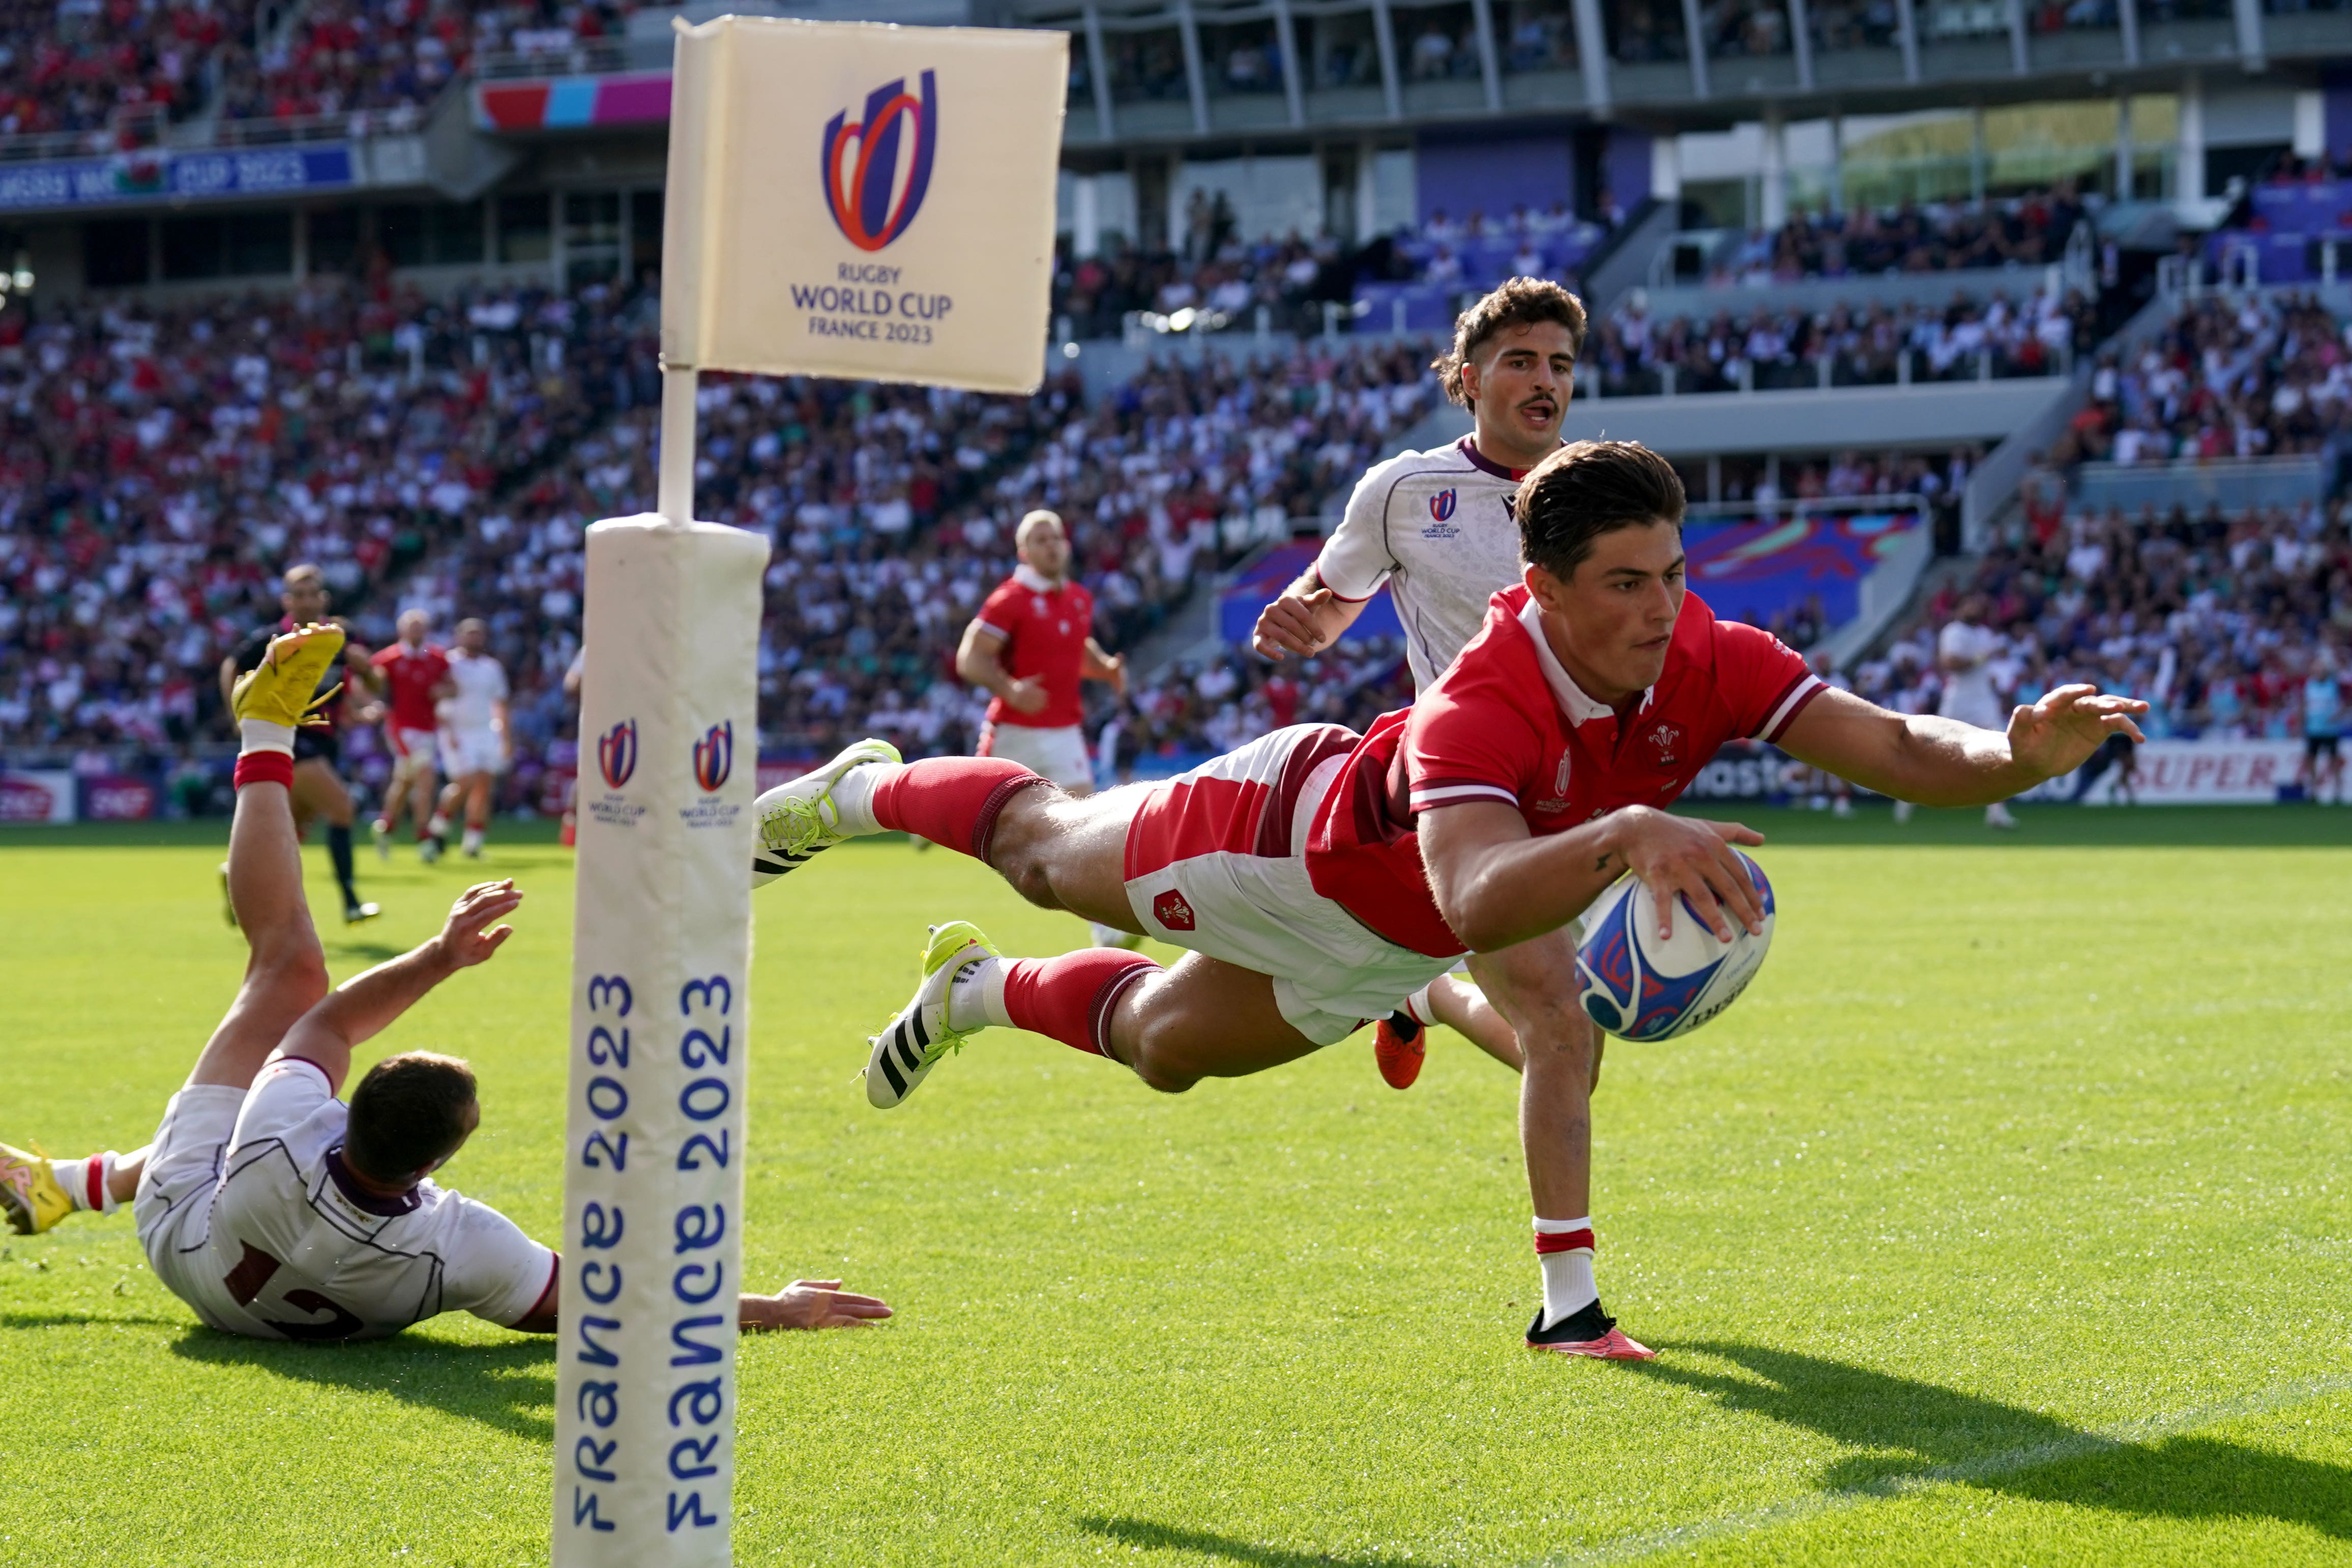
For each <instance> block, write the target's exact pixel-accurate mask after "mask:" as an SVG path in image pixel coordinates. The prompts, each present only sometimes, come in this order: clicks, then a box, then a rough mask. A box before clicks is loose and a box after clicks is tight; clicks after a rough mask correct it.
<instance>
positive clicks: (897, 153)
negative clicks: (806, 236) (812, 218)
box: [821, 71, 940, 250]
mask: <svg viewBox="0 0 2352 1568" xmlns="http://www.w3.org/2000/svg"><path fill="white" fill-rule="evenodd" d="M939 115H940V111H939V84H938V82H937V81H936V79H935V78H934V77H933V73H931V72H929V71H925V72H924V73H923V75H922V97H921V98H920V99H917V98H916V97H915V96H914V95H913V94H911V93H909V92H908V91H907V80H906V78H904V77H901V78H898V79H897V80H895V81H888V82H885V83H883V84H882V85H881V86H880V87H877V88H876V89H874V90H873V91H872V92H869V93H867V94H866V118H865V119H863V120H855V121H853V120H850V118H849V114H848V111H847V110H844V111H843V112H841V113H839V114H836V115H835V116H834V117H833V118H832V119H831V120H827V121H826V122H825V127H824V147H823V149H822V150H821V155H822V162H823V169H824V204H825V205H826V207H828V208H829V209H831V211H832V213H833V222H834V226H835V227H836V228H838V229H840V230H841V234H842V237H843V238H844V239H846V240H847V241H848V242H849V243H850V244H852V245H854V246H856V247H857V248H858V249H860V250H880V249H881V248H882V247H883V246H886V245H888V244H889V243H890V242H891V241H892V240H894V239H897V238H898V236H899V235H902V234H905V233H906V232H907V225H908V224H911V223H913V222H914V221H915V214H916V213H918V212H919V211H920V210H921V209H922V205H923V193H924V192H926V191H928V190H929V189H930V184H931V153H932V152H933V151H934V149H935V148H936V147H937V145H938V142H939V125H940V119H939ZM853 153H854V154H855V156H852V154H853ZM902 153H903V155H904V158H903V161H904V162H905V164H906V168H905V170H904V171H903V173H902V172H901V170H900V168H899V164H900V162H901V161H902V160H901V155H902Z"/></svg>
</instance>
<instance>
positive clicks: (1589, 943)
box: [1576, 850, 1773, 1040]
mask: <svg viewBox="0 0 2352 1568" xmlns="http://www.w3.org/2000/svg"><path fill="white" fill-rule="evenodd" d="M1732 853H1734V854H1738V855H1739V859H1740V863H1742V864H1743V865H1745V866H1747V868H1748V876H1749V877H1750V878H1752V879H1753V880H1754V882H1755V883H1756V892H1757V894H1758V896H1759V900H1760V901H1761V902H1762V904H1763V906H1764V929H1763V931H1762V932H1761V933H1760V934H1759V935H1756V936H1750V935H1749V934H1748V931H1747V929H1746V928H1745V927H1743V926H1741V925H1738V923H1737V922H1736V921H1735V922H1734V923H1733V925H1732V931H1733V933H1734V935H1733V936H1732V938H1731V940H1730V941H1728V942H1725V941H1722V940H1720V939H1719V938H1717V936H1716V935H1715V933H1713V932H1711V931H1709V930H1708V929H1707V928H1706V926H1705V925H1701V924H1700V923H1699V918H1698V916H1697V915H1694V914H1692V913H1691V908H1690V901H1689V900H1688V899H1684V900H1682V901H1681V905H1682V906H1681V907H1680V908H1678V909H1676V910H1675V926H1674V933H1673V935H1671V936H1665V937H1663V938H1662V937H1660V936H1659V935H1658V904H1657V900H1656V899H1655V898H1654V897H1653V896H1652V895H1651V893H1650V889H1649V887H1648V885H1647V884H1646V883H1643V881H1642V880H1641V879H1640V878H1638V877H1633V876H1626V877H1621V878H1619V879H1618V881H1617V882H1616V883H1613V884H1612V886H1611V887H1610V889H1609V891H1608V892H1606V893H1604V894H1601V896H1600V898H1599V899H1598V900H1596V901H1595V902H1594V904H1593V905H1592V907H1591V908H1590V909H1588V910H1586V911H1585V912H1584V940H1583V941H1582V942H1581V943H1580V944H1579V945H1578V946H1577V953H1576V967H1577V971H1578V973H1579V975H1580V977H1581V978H1582V979H1583V981H1584V1010H1585V1013H1586V1015H1587V1016H1589V1017H1590V1018H1591V1019H1592V1021H1593V1022H1594V1023H1597V1024H1599V1025H1600V1026H1601V1028H1602V1029H1604V1030H1608V1031H1609V1032H1610V1033H1611V1034H1613V1035H1616V1036H1617V1037H1618V1038H1619V1039H1621V1040H1672V1039H1674V1038H1675V1036H1676V1035H1682V1034H1688V1033H1689V1032H1690V1031H1691V1030H1695V1029H1696V1028H1698V1026H1699V1025H1701V1024H1703V1023H1705V1022H1706V1020H1707V1019H1711V1018H1713V1017H1714V1016H1715V1015H1716V1014H1717V1013H1719V1012H1721V1011H1722V1010H1723V1009H1726V1008H1727V1007H1729V1006H1730V1005H1731V1004H1732V1003H1733V1002H1734V1001H1736V1000H1738V997H1739V993H1740V992H1742V991H1744V990H1746V989H1747V988H1748V981H1750V980H1752V979H1754V978H1755V977H1756V971H1757V970H1759V969H1760V968H1762V967H1764V955H1765V954H1766V953H1767V952H1769V950H1770V949H1771V946H1772V909H1773V905H1772V883H1770V881H1769V880H1768V879H1767V878H1766V877H1765V875H1764V868H1763V867H1762V866H1759V865H1758V864H1757V863H1756V862H1754V861H1752V860H1750V859H1748V856H1746V855H1744V854H1740V853H1739V852H1738V850H1734V851H1732Z"/></svg>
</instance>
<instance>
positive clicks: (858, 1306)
mask: <svg viewBox="0 0 2352 1568" xmlns="http://www.w3.org/2000/svg"><path fill="white" fill-rule="evenodd" d="M889 1315H890V1309H889V1307H888V1306H887V1305H885V1304H884V1303H883V1302H882V1301H880V1300H878V1299H877V1298H876V1297H873V1296H861V1295H859V1294H858V1293H857V1292H856V1291H845V1290H843V1289H842V1288H841V1281H838V1280H794V1281H793V1282H792V1283H791V1284H789V1285H787V1286H785V1287H784V1288H783V1289H782V1291H778V1292H777V1293H776V1294H774V1295H772V1296H745V1297H744V1298H743V1299H742V1310H741V1313H740V1320H739V1321H740V1323H741V1325H742V1326H743V1327H744V1328H746V1329H750V1330H753V1331H758V1332H764V1331H766V1330H769V1329H851V1328H865V1327H866V1326H868V1325H870V1324H872V1323H874V1322H877V1321H879V1320H880V1319H883V1318H887V1317H888V1316H889Z"/></svg>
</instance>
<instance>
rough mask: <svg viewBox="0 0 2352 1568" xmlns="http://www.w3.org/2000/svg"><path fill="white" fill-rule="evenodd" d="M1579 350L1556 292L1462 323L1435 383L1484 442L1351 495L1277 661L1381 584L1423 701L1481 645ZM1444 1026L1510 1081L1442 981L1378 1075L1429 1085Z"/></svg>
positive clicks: (1381, 471) (1506, 1042)
mask: <svg viewBox="0 0 2352 1568" xmlns="http://www.w3.org/2000/svg"><path fill="white" fill-rule="evenodd" d="M1583 347H1584V306H1583V304H1582V302H1581V301H1580V300H1579V299H1578V298H1576V296H1575V295H1573V294H1570V292H1569V291H1568V290H1567V289H1565V288H1562V287H1560V286H1559V284H1557V283H1553V282H1551V281H1550V280H1549V279H1547V278H1540V277H1514V278H1512V279H1510V280H1509V281H1507V282H1506V283H1505V284H1503V285H1502V286H1501V287H1498V288H1496V290H1495V291H1494V292H1493V293H1491V294H1489V295H1487V296H1486V298H1484V299H1481V300H1479V301H1478V303H1477V304H1475V305H1473V306H1472V307H1471V308H1469V309H1467V310H1465V311H1464V312H1463V313H1462V314H1461V316H1460V317H1459V318H1458V319H1456V320H1455V322H1454V341H1453V344H1452V345H1451V346H1450V347H1449V348H1448V349H1447V350H1446V352H1445V353H1444V355H1442V356H1440V357H1439V359H1438V360H1437V361H1436V363H1435V364H1433V365H1432V366H1431V367H1430V368H1431V369H1433V370H1434V371H1436V372H1437V373H1438V376H1439V378H1440V380H1441V381H1442V382H1444V387H1445V392H1446V395H1447V396H1448V397H1450V398H1452V399H1453V400H1454V402H1457V403H1460V404H1462V405H1463V406H1465V407H1466V408H1468V409H1469V410H1470V414H1471V418H1472V419H1473V421H1474V422H1475V428H1474V429H1473V431H1472V433H1471V434H1468V435H1465V436H1464V437H1463V438H1462V439H1461V440H1459V441H1456V442H1454V443H1452V444H1449V445H1445V446H1440V447H1435V448H1433V449H1432V450H1430V451H1427V452H1406V453H1402V454H1400V455H1397V456H1395V457H1391V458H1390V459H1389V460H1388V461H1387V462H1385V463H1382V464H1380V465H1377V466H1376V467H1374V468H1372V469H1371V470H1370V471H1369V472H1368V473H1366V474H1365V476H1363V478H1361V479H1360V480H1359V481H1357V484H1356V489H1355V493H1354V494H1353V495H1351V496H1350V497H1349V498H1348V512H1347V516H1346V517H1343V518H1342V519H1341V520H1340V523H1339V528H1338V530H1337V531H1335V532H1334V533H1333V534H1332V535H1331V537H1330V538H1329V539H1328V540H1327V541H1326V542H1325V544H1324V546H1323V549H1322V553H1320V554H1319V555H1318V556H1317V557H1316V558H1315V564H1314V565H1313V566H1311V567H1309V568H1307V572H1306V575H1304V576H1302V577H1301V578H1299V580H1297V582H1295V583H1293V584H1291V585H1290V587H1289V588H1288V589H1286V590H1285V591H1284V592H1283V595H1282V597H1281V598H1279V599H1277V600H1276V601H1274V602H1273V603H1271V604H1269V605H1267V606H1266V607H1265V610H1264V611H1263V612H1260V613H1259V615H1258V621H1257V631H1256V634H1255V644H1256V647H1257V651H1258V652H1259V653H1263V654H1265V656H1266V657H1267V658H1269V659H1280V658H1281V657H1283V656H1284V655H1285V654H1286V653H1296V654H1298V655H1299V656H1300V657H1302V658H1306V657H1312V656H1313V655H1315V654H1317V653H1322V652H1323V651H1325V650H1326V649H1328V648H1329V647H1330V646H1331V644H1332V643H1335V642H1337V641H1338V640H1339V634H1340V633H1341V632H1345V631H1346V630H1347V629H1348V628H1349V626H1350V625H1352V624H1354V622H1355V620H1356V617H1357V616H1359V615H1360V614H1362V613H1363V610H1364V606H1365V605H1366V604H1368V603H1370V601H1371V598H1372V596H1373V595H1374V594H1376V593H1378V592H1379V591H1381V584H1382V583H1386V584H1387V585H1388V589H1389V592H1390V595H1391V597H1392V598H1393V599H1394V600H1395V601H1396V611H1397V619H1398V620H1399V621H1400V622H1403V625H1404V634H1405V657H1406V660H1407V662H1408V663H1409V664H1411V665H1412V685H1413V689H1414V691H1416V692H1423V691H1426V690H1428V689H1429V685H1430V683H1431V682H1433V681H1434V680H1435V679H1437V677H1438V675H1439V674H1441V673H1442V672H1443V671H1444V668H1445V666H1446V665H1448V664H1452V663H1453V662H1454V655H1455V654H1457V653H1460V652H1461V651H1462V648H1463V644H1465V643H1468V642H1469V641H1470V639H1471V638H1473V637H1475V636H1476V635H1477V634H1478V629H1479V627H1480V626H1482V625H1484V624H1485V622H1486V603H1487V600H1488V599H1489V598H1490V597H1491V596H1492V595H1493V594H1494V593H1495V591H1496V590H1498V589H1504V588H1508V587H1510V586H1511V585H1512V584H1513V583H1516V582H1517V581H1518V580H1519V566H1520V562H1519V527H1518V523H1517V520H1516V519H1515V518H1514V517H1512V515H1511V497H1512V495H1513V493H1514V492H1516V491H1517V488H1518V485H1519V481H1520V480H1521V479H1524V478H1525V477H1527V474H1528V470H1529V469H1531V468H1533V467H1534V466H1535V465H1537V464H1538V463H1541V462H1542V461H1543V460H1544V458H1545V457H1546V456H1548V455H1550V454H1551V453H1552V452H1553V451H1555V450H1557V449H1558V447H1559V431H1560V422H1561V421H1562V420H1563V419H1564V418H1566V417H1567V414H1568V401H1569V398H1570V396H1571V395H1572V394H1573V392H1574V391H1575V387H1574V377H1575V371H1576V359H1577V355H1578V354H1579V353H1580V352H1581V351H1582V350H1583ZM1431 1023H1444V1024H1448V1025H1451V1026H1452V1027H1453V1028H1454V1029H1455V1030H1460V1031H1461V1032H1462V1033H1463V1034H1465V1035H1466V1036H1468V1037H1469V1038H1470V1039H1471V1040H1473V1041H1475V1043H1476V1044H1477V1045H1478V1046H1479V1047H1480V1048H1481V1049H1482V1050H1484V1051H1486V1052H1487V1054H1489V1055H1491V1056H1493V1057H1494V1058H1495V1059H1496V1060H1497V1061H1502V1062H1504V1063H1506V1064H1507V1065H1508V1066H1510V1067H1511V1068H1513V1069H1514V1070H1516V1069H1517V1068H1518V1067H1519V1065H1520V1061H1521V1057H1520V1051H1519V1044H1518V1040H1517V1037H1516V1036H1514V1035H1513V1033H1512V1032H1511V1028H1510V1026H1509V1025H1508V1024H1507V1023H1506V1022H1505V1021H1504V1020H1503V1019H1502V1017H1501V1015H1499V1014H1498V1013H1496V1011H1495V1009H1493V1008H1492V1007H1491V1006H1489V1005H1488V1004H1487V1001H1486V997H1485V996H1484V995H1482V994H1481V993H1480V991H1479V990H1478V988H1477V987H1475V985H1473V984H1471V983H1470V981H1469V980H1468V978H1467V977H1465V976H1462V975H1445V976H1442V977H1439V978H1437V979H1436V980H1433V981H1432V982H1431V983H1430V984H1429V985H1428V986H1426V987H1424V988H1422V989H1421V990H1419V991H1416V992H1414V993H1413V995H1412V997H1411V998H1409V999H1408V1001H1407V1003H1406V1005H1405V1006H1404V1007H1403V1008H1402V1009H1399V1010H1398V1011H1397V1012H1395V1013H1393V1014H1391V1016H1390V1017H1389V1018H1387V1019H1382V1020H1381V1026H1380V1030H1379V1032H1378V1034H1377V1036H1376V1038H1375V1039H1374V1040H1373V1044H1372V1054H1373V1060H1374V1061H1376V1062H1377V1063H1378V1064H1379V1066H1380V1070H1381V1078H1383V1079H1385V1080H1386V1081H1387V1082H1388V1083H1389V1084H1390V1086H1391V1087H1392V1088H1397V1089H1405V1088H1410V1087H1411V1086H1412V1082H1413V1080H1414V1079H1416V1078H1418V1077H1419V1076H1420V1075H1421V1064H1422V1061H1423V1052H1424V1051H1425V1049H1426V1045H1427V1033H1426V1029H1425V1026H1426V1025H1428V1024H1431Z"/></svg>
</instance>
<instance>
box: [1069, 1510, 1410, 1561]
mask: <svg viewBox="0 0 2352 1568" xmlns="http://www.w3.org/2000/svg"><path fill="white" fill-rule="evenodd" d="M1072 1522H1073V1523H1075V1524H1076V1525H1077V1527H1078V1528H1079V1529H1080V1530H1083V1531H1087V1533H1088V1534H1089V1535H1099V1536H1102V1537H1104V1538H1105V1539H1106V1540H1109V1541H1115V1542H1118V1544H1120V1545H1121V1546H1124V1547H1127V1548H1128V1549H1129V1551H1136V1552H1199V1553H1201V1554H1202V1556H1204V1557H1223V1558H1225V1559H1226V1560H1228V1561H1229V1562H1234V1563H1250V1564H1252V1565H1253V1568H1406V1559H1404V1558H1402V1557H1349V1556H1341V1555H1338V1554H1336V1553H1332V1552H1293V1551H1290V1550H1289V1549H1287V1548H1286V1547H1280V1546H1260V1545H1257V1544H1256V1543H1255V1542H1248V1541H1236V1540H1234V1538H1233V1537H1232V1536H1230V1535H1218V1534H1214V1533H1213V1532H1212V1531H1206V1530H1186V1529H1183V1528H1181V1527H1180V1526H1177V1525H1172V1524H1155V1523H1153V1522H1152V1521H1150V1520H1148V1519H1107V1518H1104V1517H1102V1516H1101V1515H1099V1514H1095V1515H1088V1516H1087V1517H1085V1518H1082V1519H1078V1520H1075V1521H1072ZM1412 1568H1428V1564H1427V1563H1425V1562H1423V1561H1421V1560H1419V1559H1415V1560H1413V1565H1412Z"/></svg>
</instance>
